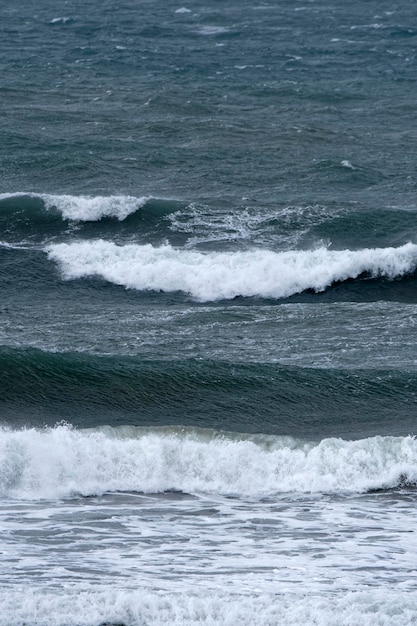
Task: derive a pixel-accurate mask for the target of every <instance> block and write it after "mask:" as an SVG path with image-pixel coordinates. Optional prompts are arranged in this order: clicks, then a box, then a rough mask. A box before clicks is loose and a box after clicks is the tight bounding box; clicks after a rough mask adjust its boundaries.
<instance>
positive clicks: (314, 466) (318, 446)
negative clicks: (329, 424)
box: [0, 425, 417, 500]
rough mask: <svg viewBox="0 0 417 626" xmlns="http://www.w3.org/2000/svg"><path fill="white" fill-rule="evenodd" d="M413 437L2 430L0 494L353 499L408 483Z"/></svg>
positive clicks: (413, 470) (413, 466) (416, 466)
mask: <svg viewBox="0 0 417 626" xmlns="http://www.w3.org/2000/svg"><path fill="white" fill-rule="evenodd" d="M416 482H417V441H416V440H415V439H414V438H413V437H373V438H369V439H363V440H358V441H345V440H342V439H324V440H322V441H321V442H320V443H311V442H310V443H306V442H302V441H297V440H295V439H291V438H288V437H272V436H270V437H266V438H264V439H262V437H259V436H250V435H241V436H240V437H239V436H236V435H230V434H229V435H228V434H226V433H224V434H219V433H215V432H213V431H203V432H200V433H199V432H196V431H185V430H180V429H170V430H169V429H166V430H165V431H163V430H161V431H158V430H157V429H154V430H150V429H141V428H133V427H130V428H129V427H125V428H115V429H111V428H107V429H95V430H84V431H83V430H75V429H73V428H71V427H69V426H65V425H60V426H57V427H55V428H52V429H45V430H35V429H27V430H21V431H10V430H6V429H1V430H0V495H2V496H3V497H13V498H21V499H30V500H32V499H35V500H36V499H43V498H50V499H54V498H62V497H70V496H73V495H79V494H81V495H84V496H88V495H95V494H103V493H105V492H113V491H120V492H123V491H124V492H132V491H135V492H144V493H157V492H165V491H168V490H174V491H181V492H185V493H194V494H198V493H207V494H222V495H234V496H238V497H239V496H242V497H246V496H250V497H252V496H253V497H260V496H273V495H277V494H280V493H288V492H296V493H321V492H326V493H346V492H347V493H361V492H366V491H369V490H374V489H385V488H394V487H398V486H402V485H405V486H407V485H414V484H415V483H416Z"/></svg>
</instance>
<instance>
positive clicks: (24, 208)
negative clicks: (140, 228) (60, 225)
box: [0, 192, 150, 222]
mask: <svg viewBox="0 0 417 626" xmlns="http://www.w3.org/2000/svg"><path fill="white" fill-rule="evenodd" d="M149 199H150V198H148V197H141V198H136V197H134V196H82V195H80V196H73V195H65V194H64V195H54V194H46V193H40V194H38V193H25V192H16V193H10V194H7V193H6V194H5V193H4V194H0V210H1V212H2V213H3V214H4V212H7V211H8V212H9V215H10V214H11V215H14V214H16V213H17V212H20V213H21V214H22V213H23V214H24V213H25V212H28V213H30V212H31V211H32V212H34V211H36V210H38V211H39V209H45V210H46V211H58V212H59V213H60V214H61V215H62V218H63V219H65V220H72V221H80V222H91V221H93V222H94V221H98V220H101V219H102V218H103V217H112V218H116V219H118V220H119V221H122V220H124V219H125V218H126V217H127V216H128V215H130V214H131V213H135V212H136V211H137V210H138V209H139V208H141V207H142V206H144V204H146V202H147V201H148V200H149Z"/></svg>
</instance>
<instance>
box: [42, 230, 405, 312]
mask: <svg viewBox="0 0 417 626" xmlns="http://www.w3.org/2000/svg"><path fill="white" fill-rule="evenodd" d="M45 250H46V252H47V254H48V258H49V259H50V260H52V261H55V262H57V263H59V265H60V267H61V270H62V273H63V275H64V277H65V278H67V279H76V278H84V277H89V276H100V277H102V278H104V279H105V280H107V281H109V282H112V283H115V284H118V285H123V286H125V287H128V288H133V289H138V290H156V291H166V292H174V291H182V292H185V293H187V294H190V295H191V296H193V297H195V298H197V299H198V300H200V301H210V300H221V299H230V298H234V297H236V296H260V297H265V298H285V297H288V296H291V295H293V294H296V293H301V292H303V291H305V290H309V289H310V290H314V291H316V292H320V291H324V290H325V289H326V288H327V287H329V286H330V285H332V284H333V283H335V282H342V281H345V280H348V279H355V278H358V277H359V276H362V275H364V274H365V275H367V276H369V277H372V278H376V277H386V278H390V279H394V278H398V277H401V276H403V275H405V274H408V273H410V272H413V271H414V270H415V269H416V267H417V245H415V244H412V243H408V244H405V245H403V246H401V247H398V248H392V247H390V248H373V249H372V248H365V249H362V250H337V251H336V250H328V249H327V248H318V249H316V250H291V251H288V252H273V251H270V250H259V249H255V250H252V251H245V252H210V253H202V252H197V251H190V250H178V249H175V248H173V247H172V246H170V245H165V246H161V247H154V246H152V245H150V244H148V245H136V244H130V245H125V246H118V245H116V244H114V243H111V242H108V241H104V240H95V241H84V242H77V243H71V244H67V243H62V244H56V245H51V246H48V247H47V248H46V249H45Z"/></svg>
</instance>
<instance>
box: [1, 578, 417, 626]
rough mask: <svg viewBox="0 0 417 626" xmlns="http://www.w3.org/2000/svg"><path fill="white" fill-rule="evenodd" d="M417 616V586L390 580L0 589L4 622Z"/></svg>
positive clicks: (131, 624) (211, 625)
mask: <svg viewBox="0 0 417 626" xmlns="http://www.w3.org/2000/svg"><path fill="white" fill-rule="evenodd" d="M245 582H246V581H245ZM247 586H248V587H249V586H250V585H249V581H247ZM161 587H162V588H161ZM416 619H417V592H415V591H412V590H400V589H397V588H396V589H394V590H392V591H390V590H387V589H386V587H385V586H381V587H379V588H373V589H370V590H369V591H366V592H363V591H362V592H358V591H346V592H343V593H339V594H335V593H332V595H330V594H329V595H328V596H327V597H326V595H325V594H323V593H314V594H311V593H310V594H307V593H300V594H294V593H278V592H274V593H271V592H269V593H268V592H263V591H261V590H260V589H258V588H256V589H253V581H252V590H250V591H249V590H248V591H246V592H240V593H234V592H233V591H227V590H223V592H215V591H213V590H211V589H205V590H204V591H202V590H201V589H198V585H195V586H194V588H193V590H192V592H190V590H189V589H187V590H186V591H183V592H175V591H167V590H166V589H164V588H163V585H162V584H161V583H160V584H159V588H158V590H152V589H146V588H145V589H143V588H140V589H137V590H125V589H118V588H117V586H116V585H113V586H111V587H110V586H106V585H103V584H102V585H100V587H97V585H96V588H95V589H86V588H85V585H84V586H83V588H81V585H77V584H74V583H73V584H71V588H69V585H68V587H67V588H65V589H60V590H51V589H42V590H40V589H39V590H35V589H26V588H25V589H24V590H22V589H7V590H4V591H0V626H24V625H28V624H33V625H35V624H36V625H38V624H39V625H41V624H44V625H46V624H48V626H63V625H64V624H65V626H143V625H144V624H155V625H157V626H161V625H163V624H169V626H227V625H230V624H240V625H241V626H252V625H253V624H263V625H264V626H275V625H276V624H285V625H286V626H293V625H294V626H299V624H317V625H320V626H329V625H331V624H338V626H351V624H357V626H369V625H370V624H373V625H374V626H377V625H379V626H382V625H383V626H398V624H401V625H402V626H411V625H412V624H415V623H416Z"/></svg>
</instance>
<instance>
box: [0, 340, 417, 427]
mask: <svg viewBox="0 0 417 626" xmlns="http://www.w3.org/2000/svg"><path fill="white" fill-rule="evenodd" d="M0 370H1V372H2V376H1V378H0V410H1V416H2V420H3V422H4V423H11V424H12V423H13V424H17V423H20V424H21V425H28V426H40V425H44V424H54V423H56V422H57V421H59V420H62V419H64V420H68V421H70V422H71V423H72V424H74V425H76V426H78V427H83V428H85V427H95V426H99V425H101V424H105V423H111V424H114V425H123V424H131V425H140V426H162V425H184V426H192V427H201V426H204V427H207V428H222V429H227V430H231V431H237V432H248V433H256V432H258V433H271V434H277V435H293V436H297V437H307V438H310V439H315V438H317V439H319V438H322V437H323V436H336V435H337V436H339V435H340V436H345V437H355V438H356V437H363V436H369V435H374V434H383V435H385V434H396V435H407V434H410V433H411V434H412V433H414V432H415V430H416V422H415V411H416V403H417V373H407V372H402V371H383V370H354V371H352V370H342V369H329V370H325V369H312V368H298V367H284V366H280V365H276V364H253V363H252V364H231V363H228V362H224V361H209V360H197V359H189V360H175V361H164V360H159V361H151V360H143V359H141V358H140V357H116V356H100V357H99V356H93V355H86V354H77V353H47V352H42V351H39V350H35V349H11V348H2V349H1V352H0Z"/></svg>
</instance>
